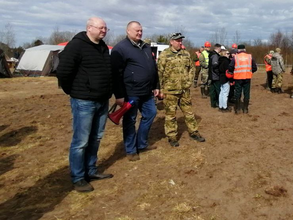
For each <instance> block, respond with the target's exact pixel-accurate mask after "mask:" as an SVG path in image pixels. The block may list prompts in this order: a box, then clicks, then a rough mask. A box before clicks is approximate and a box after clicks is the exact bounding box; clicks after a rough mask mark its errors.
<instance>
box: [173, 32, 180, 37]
mask: <svg viewBox="0 0 293 220" xmlns="http://www.w3.org/2000/svg"><path fill="white" fill-rule="evenodd" d="M181 35H182V34H181V33H173V34H172V35H171V37H178V36H181Z"/></svg>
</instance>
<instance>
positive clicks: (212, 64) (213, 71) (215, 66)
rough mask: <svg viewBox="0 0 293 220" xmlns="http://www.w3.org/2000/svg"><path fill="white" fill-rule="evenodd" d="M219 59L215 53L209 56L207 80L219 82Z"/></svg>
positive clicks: (218, 55)
mask: <svg viewBox="0 0 293 220" xmlns="http://www.w3.org/2000/svg"><path fill="white" fill-rule="evenodd" d="M219 57H220V54H218V53H217V52H216V51H212V52H211V53H210V54H209V80H214V81H218V80H220V73H219Z"/></svg>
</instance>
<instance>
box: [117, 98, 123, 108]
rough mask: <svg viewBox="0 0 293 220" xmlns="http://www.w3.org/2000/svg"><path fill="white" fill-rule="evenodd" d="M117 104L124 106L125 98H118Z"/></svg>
mask: <svg viewBox="0 0 293 220" xmlns="http://www.w3.org/2000/svg"><path fill="white" fill-rule="evenodd" d="M115 103H116V104H117V105H119V106H120V107H122V106H123V104H124V98H121V99H116V102H115Z"/></svg>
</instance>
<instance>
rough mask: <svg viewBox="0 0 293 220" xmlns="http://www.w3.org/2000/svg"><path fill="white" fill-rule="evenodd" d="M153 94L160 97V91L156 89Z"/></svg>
mask: <svg viewBox="0 0 293 220" xmlns="http://www.w3.org/2000/svg"><path fill="white" fill-rule="evenodd" d="M153 93H154V96H155V97H157V96H158V95H159V93H160V90H158V89H154V90H153Z"/></svg>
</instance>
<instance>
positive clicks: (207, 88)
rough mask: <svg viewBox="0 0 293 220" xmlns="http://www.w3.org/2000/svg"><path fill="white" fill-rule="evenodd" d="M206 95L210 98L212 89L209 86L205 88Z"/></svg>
mask: <svg viewBox="0 0 293 220" xmlns="http://www.w3.org/2000/svg"><path fill="white" fill-rule="evenodd" d="M205 95H206V96H210V87H209V86H206V87H205Z"/></svg>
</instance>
